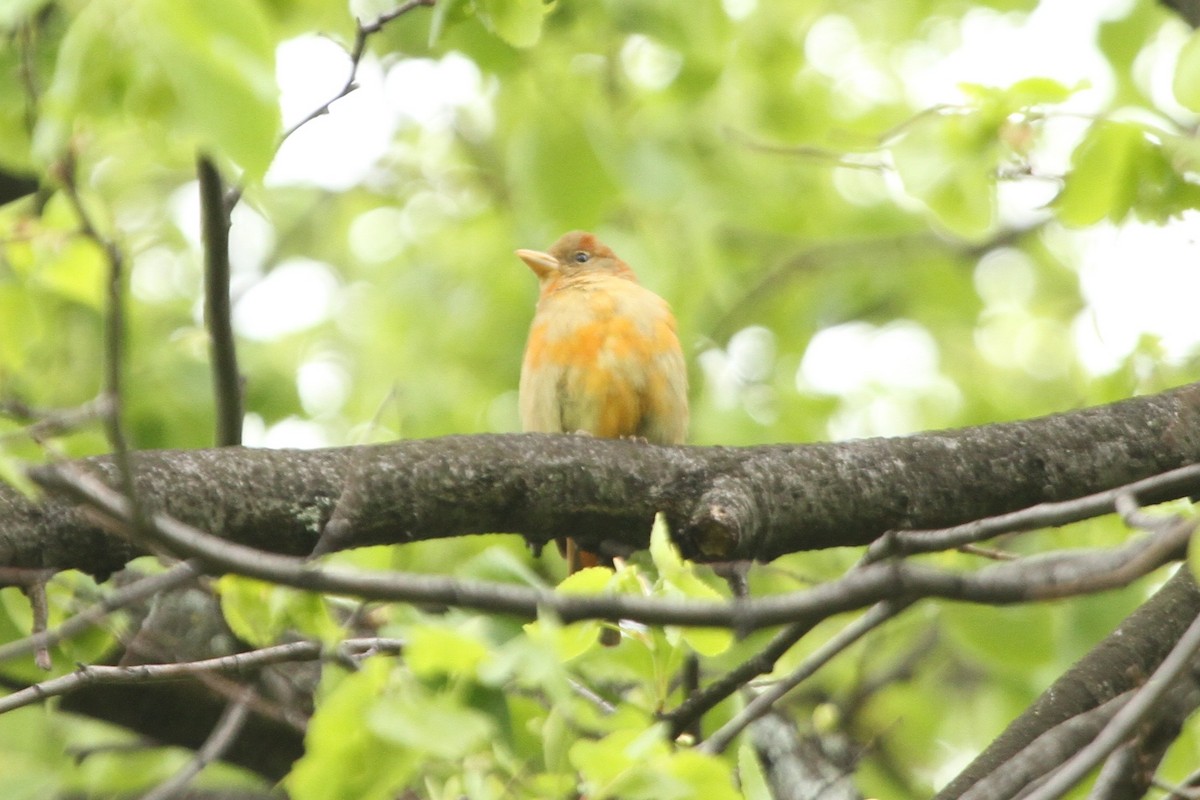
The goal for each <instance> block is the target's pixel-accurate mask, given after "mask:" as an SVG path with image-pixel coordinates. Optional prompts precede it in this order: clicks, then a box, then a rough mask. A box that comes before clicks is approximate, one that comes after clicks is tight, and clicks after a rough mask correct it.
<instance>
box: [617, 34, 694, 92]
mask: <svg viewBox="0 0 1200 800" xmlns="http://www.w3.org/2000/svg"><path fill="white" fill-rule="evenodd" d="M621 66H622V67H623V68H624V69H625V74H626V75H628V76H629V80H631V81H632V82H633V83H634V85H635V86H640V87H642V88H643V89H650V90H659V89H665V88H667V87H668V86H670V85H671V81H673V80H675V78H676V76H678V75H679V70H680V69H682V68H683V55H682V54H681V53H680V52H679V51H678V50H673V49H671V48H670V47H667V46H666V45H663V44H660V43H659V42H656V41H654V40H653V39H651V38H650V37H649V36H643V35H642V34H640V33H635V34H633V35H632V36H630V37H628V38H627V39H626V40H625V44H624V45H622V46H621Z"/></svg>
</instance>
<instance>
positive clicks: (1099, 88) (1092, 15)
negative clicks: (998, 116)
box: [904, 0, 1132, 111]
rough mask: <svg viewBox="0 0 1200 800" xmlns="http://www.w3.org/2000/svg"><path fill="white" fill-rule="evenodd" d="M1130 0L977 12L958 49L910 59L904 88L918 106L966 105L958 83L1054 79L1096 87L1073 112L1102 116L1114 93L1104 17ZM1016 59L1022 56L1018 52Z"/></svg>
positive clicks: (1064, 1) (1122, 10) (1063, 1)
mask: <svg viewBox="0 0 1200 800" xmlns="http://www.w3.org/2000/svg"><path fill="white" fill-rule="evenodd" d="M1131 5H1132V0H1096V2H1092V3H1084V4H1080V3H1078V2H1075V0H1042V2H1041V3H1039V4H1038V5H1037V7H1035V8H1034V9H1033V11H1031V12H1030V13H1028V14H1022V13H1018V12H1009V13H1002V12H999V11H996V10H993V9H988V8H977V9H972V10H971V11H969V12H968V13H967V14H965V15H964V16H963V18H962V22H961V24H960V25H959V26H958V30H957V37H958V46H957V48H955V49H954V50H953V51H951V52H950V53H948V54H945V55H942V56H941V57H934V58H925V59H920V58H913V59H910V60H906V65H907V66H910V67H911V68H910V69H909V70H907V72H908V74H907V75H906V80H905V83H904V85H905V88H906V90H907V91H908V93H909V97H910V98H911V100H912V102H913V103H914V104H916V106H917V107H918V108H920V107H925V106H932V105H937V104H938V103H956V102H959V101H960V100H961V94H960V92H959V89H958V86H959V84H961V83H980V84H984V85H987V86H1008V85H1010V84H1012V83H1015V82H1016V81H1019V80H1021V79H1022V78H1029V77H1034V76H1038V77H1047V78H1054V79H1055V80H1058V81H1060V82H1062V83H1064V84H1066V85H1067V86H1074V85H1076V84H1078V83H1080V82H1086V83H1088V84H1090V86H1091V88H1090V89H1088V90H1085V91H1083V92H1080V93H1079V94H1078V95H1076V97H1075V98H1073V100H1072V102H1073V103H1074V104H1076V105H1077V106H1079V107H1076V108H1074V109H1073V110H1076V111H1098V110H1100V109H1101V108H1103V106H1104V105H1105V104H1106V103H1107V102H1108V100H1109V98H1110V97H1111V96H1112V91H1113V77H1112V74H1111V71H1110V68H1109V65H1108V62H1107V60H1106V59H1105V58H1104V56H1103V55H1102V54H1101V53H1100V52H1099V50H1098V49H1097V48H1096V32H1097V30H1098V29H1099V26H1100V23H1102V22H1104V21H1105V20H1107V19H1113V18H1119V17H1122V16H1124V15H1125V14H1126V13H1127V12H1128V10H1129V8H1130V6H1131ZM1017 54H1019V57H1018V55H1017Z"/></svg>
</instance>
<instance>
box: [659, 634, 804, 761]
mask: <svg viewBox="0 0 1200 800" xmlns="http://www.w3.org/2000/svg"><path fill="white" fill-rule="evenodd" d="M820 619H821V617H820V616H818V615H812V616H811V617H810V618H808V619H805V620H803V621H800V622H793V623H792V624H790V625H788V626H787V627H786V628H784V629H783V630H781V631H779V633H777V634H775V636H773V637H772V638H771V641H769V642H768V643H767V645H766V647H764V648H763V649H762V650H760V651H759V652H757V653H755V654H754V655H752V656H751V657H750V658H748V659H746V660H745V661H743V662H742V663H741V664H738V665H737V666H736V667H734V668H733V669H731V670H729V671H728V672H726V673H725V674H724V675H722V676H721V677H720V678H718V679H716V680H715V681H712V682H711V683H709V684H708V685H707V686H705V687H704V688H703V689H701V690H700V691H698V692H695V693H693V694H691V695H689V696H688V697H687V699H685V700H684V701H683V702H682V703H680V704H679V705H678V706H676V707H675V708H674V709H672V710H671V711H669V712H667V713H665V714H663V715H662V717H661V718H662V719H663V720H665V721H666V722H667V723H669V724H670V726H671V727H670V731H669V733H670V736H671V738H672V739H674V738H676V737H678V736H679V735H680V734H681V733H683V732H684V731H686V730H688V729H689V728H691V727H692V726H693V725H695V724H696V723H697V722H698V721H699V720H700V718H701V717H703V716H704V715H705V714H707V713H708V712H709V711H711V710H712V709H713V708H714V707H715V706H716V705H717V704H718V703H720V702H721V701H722V700H724V699H725V698H726V697H729V696H730V695H731V694H733V693H734V692H736V691H737V690H738V689H740V688H742V687H743V686H745V685H746V684H747V683H748V682H749V681H750V680H751V679H753V678H755V677H757V676H759V675H766V674H767V673H768V672H770V671H771V670H773V669H775V663H776V662H777V661H779V659H780V658H782V657H783V654H784V653H786V652H787V651H788V650H791V649H792V647H793V646H794V645H795V644H796V642H798V641H800V639H802V638H803V637H804V635H805V634H807V633H808V632H809V631H811V630H812V629H813V628H814V627H815V626H816V624H817V622H819V621H820Z"/></svg>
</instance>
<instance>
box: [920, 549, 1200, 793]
mask: <svg viewBox="0 0 1200 800" xmlns="http://www.w3.org/2000/svg"><path fill="white" fill-rule="evenodd" d="M1197 615H1200V590H1198V589H1197V587H1196V583H1195V581H1194V580H1193V578H1192V575H1191V572H1190V571H1189V570H1187V569H1181V570H1179V572H1177V573H1176V574H1175V576H1174V577H1173V578H1171V580H1170V581H1168V582H1167V584H1166V585H1165V586H1163V588H1162V589H1160V590H1159V591H1158V593H1157V594H1155V595H1154V597H1152V598H1151V599H1150V600H1148V601H1147V602H1146V603H1145V604H1143V605H1142V606H1141V607H1140V608H1139V609H1138V610H1137V611H1135V612H1134V613H1133V614H1131V615H1130V616H1129V617H1128V618H1126V619H1125V621H1124V622H1122V623H1121V625H1120V626H1119V627H1118V628H1117V629H1116V630H1115V631H1113V632H1112V633H1111V634H1110V635H1109V636H1108V637H1107V638H1106V639H1105V640H1104V641H1103V642H1101V643H1100V644H1099V645H1097V646H1096V647H1095V648H1093V649H1092V651H1091V652H1089V653H1088V654H1087V655H1086V656H1084V657H1083V658H1082V659H1080V661H1079V662H1078V663H1077V664H1076V665H1075V666H1074V667H1072V668H1071V670H1070V671H1069V672H1067V673H1066V674H1064V675H1063V676H1062V677H1060V678H1059V679H1058V680H1057V681H1055V682H1054V684H1053V685H1051V686H1050V688H1048V689H1047V690H1046V691H1045V692H1044V693H1043V694H1042V696H1041V697H1039V698H1038V700H1037V701H1036V702H1035V703H1034V704H1033V705H1031V706H1030V707H1029V708H1028V709H1026V710H1025V711H1024V713H1022V714H1021V716H1020V717H1018V718H1017V719H1015V720H1013V722H1012V723H1010V724H1009V726H1008V727H1007V728H1006V729H1005V730H1004V732H1003V733H1002V734H1000V736H998V737H997V738H996V739H995V740H994V741H993V742H992V743H991V744H990V745H989V746H988V748H987V749H986V750H984V752H983V753H981V754H980V755H979V756H978V757H977V758H976V759H975V760H974V761H972V762H971V763H970V764H969V765H968V766H967V768H966V769H965V770H963V772H962V773H960V774H959V775H958V776H957V777H956V778H955V779H954V780H953V781H951V782H950V783H949V784H948V785H947V786H946V787H945V788H944V789H942V790H941V791H940V792H939V793H938V794H937V798H936V800H951V798H959V797H963V796H964V795H965V794H966V793H967V792H968V790H970V789H971V788H972V787H974V786H976V785H981V784H983V783H984V781H988V782H989V784H990V785H995V783H996V782H1002V781H1006V780H1008V779H1009V778H1011V777H1012V775H1011V773H1008V774H1006V773H1007V771H1008V770H1009V769H1010V767H1009V764H1010V762H1014V766H1013V767H1012V768H1015V761H1014V759H1015V757H1016V756H1017V754H1019V753H1020V752H1022V751H1023V750H1024V749H1025V748H1026V747H1028V746H1029V745H1030V744H1031V743H1033V742H1034V741H1036V740H1037V738H1038V737H1039V736H1041V735H1042V734H1044V733H1046V732H1047V731H1050V730H1052V729H1055V728H1056V727H1057V726H1059V725H1062V724H1063V723H1065V722H1067V721H1069V720H1072V719H1074V718H1077V717H1078V718H1081V719H1082V716H1081V715H1084V714H1085V713H1086V712H1088V711H1090V710H1091V709H1095V708H1098V707H1099V706H1102V705H1104V704H1105V703H1107V702H1108V701H1110V700H1112V699H1113V698H1115V697H1118V696H1120V695H1122V694H1124V693H1125V692H1129V691H1130V690H1133V689H1136V688H1137V687H1138V686H1140V685H1141V683H1142V682H1143V681H1144V680H1145V678H1146V676H1148V675H1150V674H1152V673H1153V672H1155V670H1157V669H1158V666H1159V665H1160V664H1161V663H1162V661H1163V659H1165V658H1166V656H1167V654H1168V653H1170V652H1171V650H1172V649H1173V648H1174V646H1175V644H1176V643H1177V642H1178V641H1179V640H1180V638H1181V637H1182V636H1183V634H1184V632H1185V631H1186V630H1187V629H1188V628H1189V627H1190V626H1191V624H1192V622H1193V621H1194V620H1195V619H1196V618H1197ZM1194 707H1195V704H1194V703H1193V704H1192V705H1191V707H1180V708H1179V709H1177V712H1178V713H1180V714H1183V715H1185V716H1186V714H1187V713H1189V712H1190V711H1191V710H1192V708H1194ZM1105 721H1107V718H1105ZM1101 724H1103V723H1101ZM1092 736H1094V732H1093V733H1092V734H1089V735H1087V736H1086V737H1085V738H1083V739H1082V740H1081V741H1082V742H1086V741H1090V740H1091V737H1092ZM1080 746H1081V745H1080V743H1068V745H1067V747H1068V752H1069V753H1075V752H1077V751H1078V749H1079V747H1080ZM1017 783H1021V779H1020V777H1019V776H1017ZM1021 785H1027V784H1025V783H1022V784H1021ZM989 796H993V795H989Z"/></svg>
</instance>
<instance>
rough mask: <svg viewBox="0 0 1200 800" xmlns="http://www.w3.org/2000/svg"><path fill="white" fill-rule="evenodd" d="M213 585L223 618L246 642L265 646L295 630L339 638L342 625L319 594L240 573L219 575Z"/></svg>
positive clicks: (329, 638)
mask: <svg viewBox="0 0 1200 800" xmlns="http://www.w3.org/2000/svg"><path fill="white" fill-rule="evenodd" d="M216 588H217V594H218V595H219V596H220V598H221V613H223V614H224V615H225V621H226V622H228V623H229V627H230V628H232V629H233V632H234V633H236V634H237V635H238V637H239V638H241V639H242V640H244V641H246V642H249V643H251V644H254V645H257V646H259V647H264V646H267V645H272V644H275V643H276V642H278V641H279V640H280V639H281V638H283V636H284V634H286V633H294V632H296V631H300V632H303V633H306V634H308V635H310V636H313V637H315V638H317V639H320V640H321V641H324V642H333V641H337V640H338V639H340V638H341V634H342V629H341V626H339V625H338V624H337V622H336V621H335V620H334V619H333V617H332V616H331V615H330V613H329V609H328V607H327V606H326V604H325V600H324V599H323V598H322V597H321V596H320V595H319V594H315V593H313V592H305V591H300V590H296V589H289V588H286V587H282V586H278V585H276V584H273V583H268V582H266V581H260V580H256V579H254V578H245V577H242V576H240V575H225V576H223V577H221V578H220V579H219V580H218V581H217V584H216Z"/></svg>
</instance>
